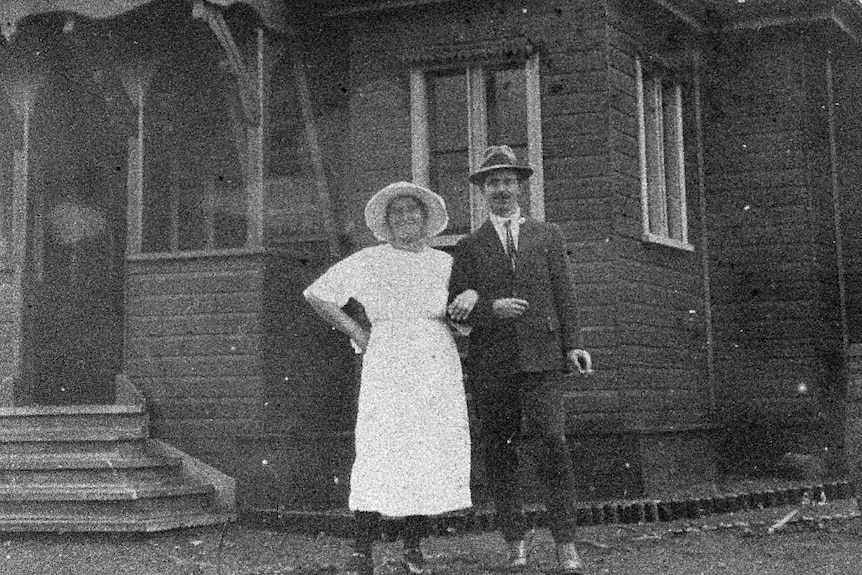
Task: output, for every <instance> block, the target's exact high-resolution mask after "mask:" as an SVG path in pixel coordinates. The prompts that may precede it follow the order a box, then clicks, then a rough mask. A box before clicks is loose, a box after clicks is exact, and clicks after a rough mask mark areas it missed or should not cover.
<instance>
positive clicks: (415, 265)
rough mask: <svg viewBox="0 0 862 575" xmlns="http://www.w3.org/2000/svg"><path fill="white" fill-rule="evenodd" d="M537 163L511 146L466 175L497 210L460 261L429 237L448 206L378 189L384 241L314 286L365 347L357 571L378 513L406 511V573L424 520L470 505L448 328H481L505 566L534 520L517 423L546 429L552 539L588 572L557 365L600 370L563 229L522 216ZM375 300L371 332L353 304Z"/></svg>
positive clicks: (416, 566) (483, 427) (356, 484)
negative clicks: (578, 304) (586, 336)
mask: <svg viewBox="0 0 862 575" xmlns="http://www.w3.org/2000/svg"><path fill="white" fill-rule="evenodd" d="M532 173H533V170H532V168H530V167H528V166H525V165H522V164H520V163H518V161H517V158H516V157H515V154H514V152H513V151H512V150H511V148H509V147H508V146H491V147H489V148H488V149H487V150H485V154H484V156H483V161H482V164H481V166H480V167H479V168H478V169H477V170H476V171H474V172H473V173H472V174H470V181H471V182H472V183H473V184H475V185H477V186H479V188H480V189H481V190H482V194H483V195H484V197H485V199H486V200H487V203H488V206H489V208H490V212H491V213H490V216H489V219H488V221H486V222H485V223H484V224H483V225H482V226H481V227H480V228H479V229H478V230H476V232H474V233H473V234H471V235H469V236H467V237H465V238H463V239H462V240H461V241H460V242H459V243H458V245H457V246H456V248H455V253H454V259H453V257H452V256H450V255H449V254H447V253H445V252H442V251H439V250H436V249H433V248H431V247H429V246H428V241H429V239H430V238H431V237H433V236H435V235H437V234H439V233H441V232H442V231H443V230H444V229H445V228H446V226H447V225H448V215H447V212H446V204H445V202H444V200H443V199H442V198H441V197H440V196H438V195H437V194H435V193H433V192H431V191H430V190H428V189H426V188H423V187H421V186H418V185H415V184H411V183H407V182H398V183H395V184H391V185H389V186H386V187H385V188H383V189H382V190H380V191H379V192H377V193H376V194H375V195H374V196H373V197H372V198H371V199H370V200H369V202H368V204H367V205H366V207H365V221H366V223H367V225H368V227H369V228H370V229H371V231H372V232H373V233H374V235H375V236H376V237H377V239H379V240H382V241H383V242H384V243H382V244H380V245H377V246H373V247H369V248H365V249H363V250H360V251H359V252H357V253H355V254H353V255H351V256H349V257H347V258H345V259H344V260H342V261H340V262H338V263H337V264H335V265H334V266H333V267H331V268H330V269H329V270H327V272H326V273H325V274H324V275H322V276H321V277H320V278H318V279H317V280H316V281H315V282H314V283H313V284H312V285H311V286H309V287H308V289H306V290H305V292H304V295H305V297H306V299H307V300H308V301H309V303H310V304H311V305H312V306H313V307H314V309H315V310H316V311H317V312H318V313H319V314H320V315H321V316H322V317H323V319H324V320H326V321H327V322H328V323H330V324H331V325H332V326H334V327H335V328H336V329H338V330H340V331H342V332H343V333H345V334H347V335H348V336H349V337H350V339H351V342H352V344H353V346H354V347H355V348H356V349H357V351H358V352H359V353H362V354H363V361H362V376H361V385H360V391H359V410H358V417H357V423H356V433H355V436H356V459H355V461H354V464H353V469H352V472H351V479H350V498H349V507H350V509H351V510H352V511H353V512H354V525H355V527H354V528H355V540H354V545H353V550H354V552H353V555H352V556H351V559H350V562H349V564H348V569H349V571H351V572H353V573H356V574H358V575H372V574H373V571H374V563H373V558H372V548H373V543H374V541H375V539H376V538H377V536H378V534H379V531H380V527H379V522H380V518H381V515H385V516H388V517H398V518H403V519H404V529H403V540H404V555H403V560H402V563H403V566H404V568H405V570H406V571H407V572H408V573H411V574H414V575H416V574H420V573H423V571H425V566H424V563H425V562H424V559H423V556H422V552H421V548H420V542H421V539H422V538H423V537H424V536H425V532H426V521H427V517H428V516H431V515H438V514H441V513H445V512H448V511H454V510H458V509H464V508H467V507H470V506H471V505H472V502H471V498H470V430H469V425H468V420H467V406H466V400H465V396H464V386H463V378H462V366H461V361H460V358H459V356H458V352H457V349H456V346H455V341H454V339H453V336H452V327H451V325H450V323H457V324H462V325H467V326H469V327H470V330H471V331H470V335H469V347H468V352H467V356H466V358H465V362H464V370H465V371H466V374H467V375H468V377H469V380H470V383H471V392H472V401H473V404H474V408H475V412H476V415H477V419H478V423H479V429H480V432H481V433H482V434H483V438H484V440H485V445H486V450H485V454H484V463H485V480H486V481H487V484H488V487H489V490H490V494H491V497H492V499H493V501H494V504H495V510H496V511H495V512H496V526H497V528H498V529H499V530H500V531H501V532H502V534H503V537H504V538H505V540H506V542H507V544H508V546H509V556H508V565H507V566H508V567H509V568H512V569H518V568H523V567H525V566H526V565H527V561H528V556H529V537H528V535H529V534H530V526H529V525H528V524H527V523H526V521H525V518H524V516H523V513H522V507H521V501H520V497H519V485H518V477H519V472H518V460H517V453H516V444H515V442H514V441H513V439H515V438H516V437H517V436H519V435H521V425H522V418H523V420H524V424H525V425H526V426H528V428H529V431H530V434H531V435H532V436H533V437H534V438H535V443H536V447H537V449H536V451H537V453H536V462H537V471H538V473H539V477H540V479H541V481H542V483H543V484H544V487H545V492H546V493H547V495H546V500H545V503H546V506H547V511H548V518H549V522H550V528H551V532H552V534H553V536H554V540H555V542H556V550H557V558H558V560H559V563H560V568H561V570H562V571H564V572H566V573H569V574H576V573H582V572H583V563H582V561H581V559H580V558H579V557H578V553H577V550H576V548H575V544H574V535H575V528H576V524H575V507H574V483H573V482H574V479H573V474H572V463H571V456H570V453H569V449H568V446H567V443H566V438H565V415H564V412H563V407H562V399H563V390H562V388H561V386H560V379H559V377H558V376H559V373H560V372H562V371H565V370H567V369H573V370H576V371H578V372H580V373H581V374H587V373H590V372H591V371H592V370H591V360H590V356H589V353H587V352H586V351H584V350H582V349H579V346H578V329H579V326H578V325H577V314H576V309H575V302H574V298H573V295H572V287H571V282H570V278H569V273H568V256H567V252H566V245H565V241H564V239H563V236H562V234H561V232H560V231H559V228H558V227H557V226H555V225H553V224H546V223H543V222H539V221H536V220H532V219H530V218H524V217H522V216H521V210H520V206H519V203H518V202H519V196H520V193H521V191H522V188H523V186H524V183H525V181H526V180H527V178H529V177H530V175H531V174H532ZM350 298H354V299H356V300H357V301H358V302H359V303H361V304H362V305H363V307H364V308H365V312H366V315H367V316H368V318H369V320H370V322H371V330H370V331H367V330H366V328H365V327H363V326H362V325H361V324H359V323H358V322H356V321H355V320H354V319H353V318H351V317H350V316H349V315H348V314H346V313H345V312H344V311H343V310H342V306H344V305H345V304H346V303H347V301H348V300H349V299H350Z"/></svg>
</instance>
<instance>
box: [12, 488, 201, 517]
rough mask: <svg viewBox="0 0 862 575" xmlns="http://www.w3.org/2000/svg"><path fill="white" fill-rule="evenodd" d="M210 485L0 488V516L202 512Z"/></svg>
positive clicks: (118, 515)
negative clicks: (126, 487)
mask: <svg viewBox="0 0 862 575" xmlns="http://www.w3.org/2000/svg"><path fill="white" fill-rule="evenodd" d="M212 496H213V489H212V487H211V486H204V485H189V484H185V483H179V484H175V485H159V486H156V485H148V486H134V487H129V488H128V489H122V488H119V487H114V488H91V487H82V486H80V485H69V486H60V485H56V486H51V487H27V488H8V487H7V488H2V489H0V518H3V517H28V516H34V517H39V518H46V517H48V518H50V517H73V516H79V517H81V518H82V519H84V518H86V519H88V520H92V521H103V520H115V519H122V518H124V517H128V516H135V515H139V514H142V513H144V514H151V515H165V514H170V513H204V512H209V511H211V510H212V507H211V504H212Z"/></svg>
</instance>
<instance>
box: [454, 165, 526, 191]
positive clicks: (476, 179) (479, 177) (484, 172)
mask: <svg viewBox="0 0 862 575" xmlns="http://www.w3.org/2000/svg"><path fill="white" fill-rule="evenodd" d="M497 170H512V171H513V172H516V173H517V174H518V177H519V178H521V179H522V180H526V179H527V178H529V177H530V176H532V175H533V168H530V167H528V166H519V165H517V164H497V165H496V166H488V167H485V168H480V169H478V170H476V171H475V172H473V173H472V174H470V183H472V184H475V185H477V186H481V185H482V182H484V181H485V178H486V177H488V174H490V173H491V172H496V171H497Z"/></svg>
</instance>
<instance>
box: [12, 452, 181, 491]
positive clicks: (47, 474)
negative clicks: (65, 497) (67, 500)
mask: <svg viewBox="0 0 862 575" xmlns="http://www.w3.org/2000/svg"><path fill="white" fill-rule="evenodd" d="M181 478H182V462H181V461H180V460H179V459H178V458H175V457H153V456H147V455H138V456H132V457H119V456H94V455H67V454H60V455H52V456H39V455H33V454H29V455H19V456H11V457H0V487H2V486H6V485H47V484H52V483H59V484H84V483H89V484H92V485H110V484H112V483H119V484H126V483H134V482H143V481H150V482H158V481H163V480H165V479H181Z"/></svg>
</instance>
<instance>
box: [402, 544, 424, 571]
mask: <svg viewBox="0 0 862 575" xmlns="http://www.w3.org/2000/svg"><path fill="white" fill-rule="evenodd" d="M401 565H402V566H403V567H404V571H406V572H407V575H423V574H424V573H425V557H424V556H423V555H422V551H421V550H420V549H418V548H416V547H414V548H412V549H406V550H405V551H404V557H403V558H402V559H401Z"/></svg>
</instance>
